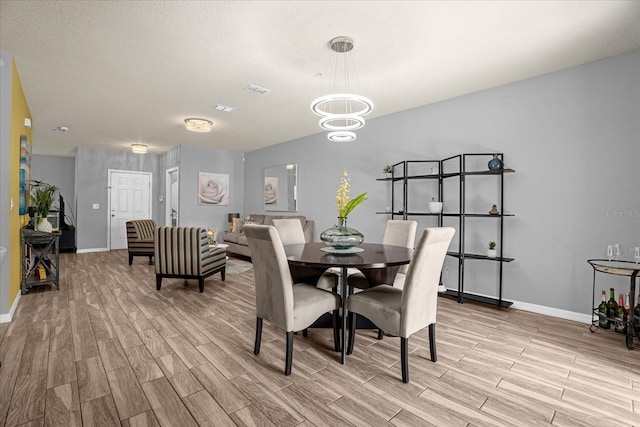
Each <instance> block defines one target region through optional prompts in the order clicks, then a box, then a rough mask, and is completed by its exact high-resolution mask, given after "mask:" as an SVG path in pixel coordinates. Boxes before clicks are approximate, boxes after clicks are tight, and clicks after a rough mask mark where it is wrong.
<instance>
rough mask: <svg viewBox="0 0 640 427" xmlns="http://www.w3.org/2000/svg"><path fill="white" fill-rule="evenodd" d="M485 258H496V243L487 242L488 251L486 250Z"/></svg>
mask: <svg viewBox="0 0 640 427" xmlns="http://www.w3.org/2000/svg"><path fill="white" fill-rule="evenodd" d="M487 256H488V257H489V258H495V257H497V256H498V251H496V242H493V241H491V242H489V249H487Z"/></svg>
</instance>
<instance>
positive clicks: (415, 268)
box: [347, 227, 455, 383]
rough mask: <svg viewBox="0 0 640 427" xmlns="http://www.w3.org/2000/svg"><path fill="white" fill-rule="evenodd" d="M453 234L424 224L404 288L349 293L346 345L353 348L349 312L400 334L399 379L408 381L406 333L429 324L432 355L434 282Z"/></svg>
mask: <svg viewBox="0 0 640 427" xmlns="http://www.w3.org/2000/svg"><path fill="white" fill-rule="evenodd" d="M454 234H455V229H454V228H452V227H439V228H426V229H425V230H424V231H423V232H422V236H421V237H420V240H419V241H418V246H417V247H416V250H415V252H414V253H413V258H412V260H411V263H410V264H409V270H408V271H407V278H406V280H405V283H404V288H403V289H399V288H396V287H394V286H390V285H379V286H375V287H373V288H369V289H365V290H363V291H362V292H359V293H357V294H353V295H351V296H349V299H348V301H347V307H348V310H349V330H350V334H349V345H348V348H350V349H353V340H354V337H355V328H354V322H353V316H352V315H351V313H358V314H360V315H362V316H365V317H366V318H367V319H369V320H371V321H372V322H373V323H374V324H375V325H376V326H377V327H379V328H380V329H382V330H383V331H385V332H386V333H387V334H389V335H393V336H399V337H400V364H401V368H402V382H404V383H408V382H409V337H410V336H411V335H412V334H414V333H415V332H417V331H419V330H421V329H423V328H424V327H426V326H429V350H430V355H431V361H432V362H435V361H436V360H437V355H436V328H435V327H436V311H437V306H438V283H439V280H440V272H441V270H442V265H443V264H444V258H445V256H446V254H447V249H448V248H449V244H450V243H451V239H452V238H453V235H454Z"/></svg>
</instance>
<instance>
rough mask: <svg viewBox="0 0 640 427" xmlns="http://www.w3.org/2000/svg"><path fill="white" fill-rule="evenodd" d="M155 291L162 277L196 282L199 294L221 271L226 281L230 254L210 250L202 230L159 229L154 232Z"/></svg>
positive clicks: (190, 228)
mask: <svg viewBox="0 0 640 427" xmlns="http://www.w3.org/2000/svg"><path fill="white" fill-rule="evenodd" d="M155 257H156V290H158V291H159V290H160V287H161V286H162V278H163V277H172V278H175V277H179V278H184V279H197V280H198V289H199V291H200V293H202V292H204V279H206V278H207V277H209V276H211V275H212V274H215V273H217V272H220V276H221V277H222V280H223V281H224V276H225V271H226V267H227V252H226V251H225V250H224V249H222V248H210V247H209V239H208V238H207V230H205V229H204V228H200V227H159V228H156V231H155Z"/></svg>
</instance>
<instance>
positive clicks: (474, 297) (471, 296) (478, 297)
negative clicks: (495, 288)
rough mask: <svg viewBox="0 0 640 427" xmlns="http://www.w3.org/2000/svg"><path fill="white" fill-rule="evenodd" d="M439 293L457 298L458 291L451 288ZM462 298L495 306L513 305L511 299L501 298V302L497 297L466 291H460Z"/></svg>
mask: <svg viewBox="0 0 640 427" xmlns="http://www.w3.org/2000/svg"><path fill="white" fill-rule="evenodd" d="M439 295H443V296H447V297H453V298H456V299H459V298H458V291H455V290H453V289H447V290H446V291H444V292H440V293H439ZM462 299H463V300H469V301H476V302H481V303H483V304H490V305H495V306H497V307H511V306H512V305H513V303H512V302H511V301H505V300H502V302H501V301H500V300H499V299H497V298H490V297H484V296H482V295H476V294H469V293H467V292H463V293H462Z"/></svg>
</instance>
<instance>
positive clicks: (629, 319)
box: [624, 292, 633, 335]
mask: <svg viewBox="0 0 640 427" xmlns="http://www.w3.org/2000/svg"><path fill="white" fill-rule="evenodd" d="M629 325H631V328H632V329H631V334H632V335H633V311H632V310H631V306H630V305H629V292H627V294H626V295H625V296H624V333H625V334H626V333H627V332H629Z"/></svg>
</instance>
